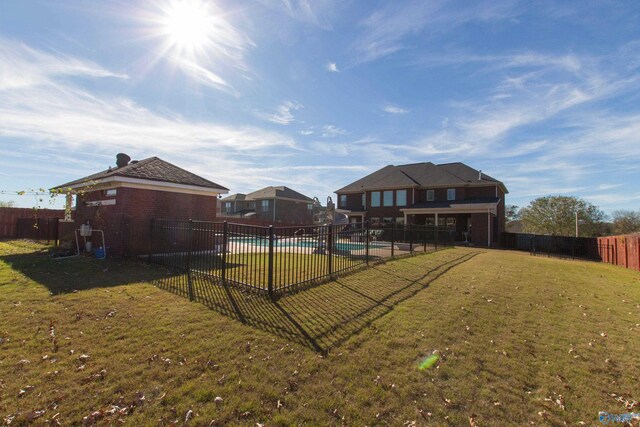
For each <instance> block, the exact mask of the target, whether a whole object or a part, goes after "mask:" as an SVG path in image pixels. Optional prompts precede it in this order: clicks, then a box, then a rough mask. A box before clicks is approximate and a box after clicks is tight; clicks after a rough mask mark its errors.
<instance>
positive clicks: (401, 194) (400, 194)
mask: <svg viewBox="0 0 640 427" xmlns="http://www.w3.org/2000/svg"><path fill="white" fill-rule="evenodd" d="M396 206H407V190H398V191H396Z"/></svg>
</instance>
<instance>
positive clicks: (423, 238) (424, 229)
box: [420, 225, 427, 253]
mask: <svg viewBox="0 0 640 427" xmlns="http://www.w3.org/2000/svg"><path fill="white" fill-rule="evenodd" d="M420 228H422V245H423V252H425V253H426V252H427V226H426V225H424V226H422V225H421V226H420Z"/></svg>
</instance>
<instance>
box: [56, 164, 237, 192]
mask: <svg viewBox="0 0 640 427" xmlns="http://www.w3.org/2000/svg"><path fill="white" fill-rule="evenodd" d="M109 177H127V178H138V179H145V180H149V181H160V182H169V183H173V184H184V185H194V186H196V187H204V188H214V189H216V190H228V188H225V187H223V186H221V185H219V184H216V183H215V182H212V181H209V180H207V179H204V178H202V177H200V176H198V175H196V174H194V173H191V172H189V171H187V170H184V169H182V168H179V167H178V166H176V165H173V164H171V163H169V162H165V161H164V160H162V159H160V158H158V157H150V158H148V159H144V160H140V161H135V160H134V161H132V162H130V163H129V164H128V165H126V166H122V167H119V168H118V167H115V168H109V169H107V170H104V171H102V172H98V173H95V174H93V175H89V176H86V177H84V178H80V179H76V180H75V181H71V182H67V183H66V184H62V185H59V186H57V187H55V188H54V189H62V188H67V187H72V186H75V185H78V184H84V183H87V184H90V183H91V182H92V181H99V180H101V179H104V178H109Z"/></svg>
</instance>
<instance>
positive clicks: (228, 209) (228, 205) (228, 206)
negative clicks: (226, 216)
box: [224, 202, 231, 212]
mask: <svg viewBox="0 0 640 427" xmlns="http://www.w3.org/2000/svg"><path fill="white" fill-rule="evenodd" d="M224 211H225V212H231V202H225V203H224Z"/></svg>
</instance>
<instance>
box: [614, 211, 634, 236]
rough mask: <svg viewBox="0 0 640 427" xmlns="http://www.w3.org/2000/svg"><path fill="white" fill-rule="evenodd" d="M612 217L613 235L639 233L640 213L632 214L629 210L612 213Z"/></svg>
mask: <svg viewBox="0 0 640 427" xmlns="http://www.w3.org/2000/svg"><path fill="white" fill-rule="evenodd" d="M611 216H612V217H613V230H612V231H613V233H614V234H629V233H637V232H639V231H640V211H637V212H634V211H630V210H619V211H614V212H613V214H612V215H611Z"/></svg>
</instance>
